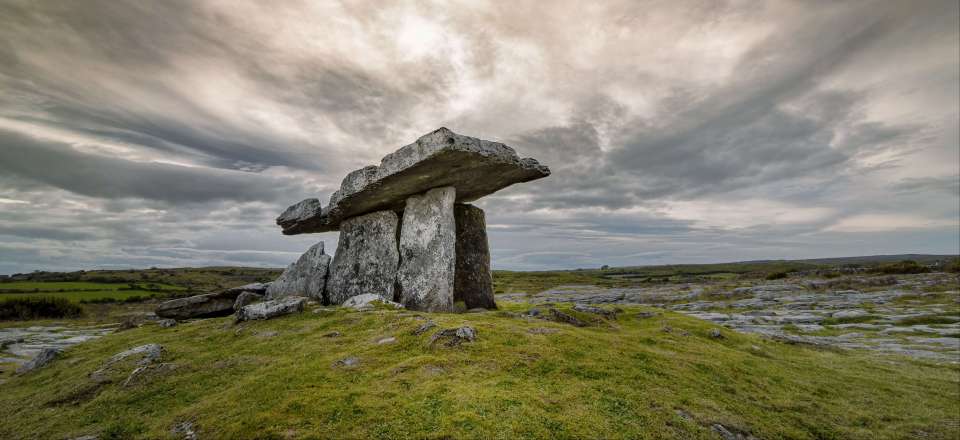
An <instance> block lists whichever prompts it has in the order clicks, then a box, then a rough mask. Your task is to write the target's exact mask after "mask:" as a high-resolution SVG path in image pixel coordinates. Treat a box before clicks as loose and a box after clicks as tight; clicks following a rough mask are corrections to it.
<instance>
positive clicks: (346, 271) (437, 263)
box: [265, 128, 550, 312]
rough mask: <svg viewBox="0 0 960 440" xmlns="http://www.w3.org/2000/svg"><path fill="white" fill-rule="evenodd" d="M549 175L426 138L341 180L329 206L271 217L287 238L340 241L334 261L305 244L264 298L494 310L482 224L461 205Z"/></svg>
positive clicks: (312, 205)
mask: <svg viewBox="0 0 960 440" xmlns="http://www.w3.org/2000/svg"><path fill="white" fill-rule="evenodd" d="M549 175H550V169H549V168H547V167H546V166H544V165H541V164H540V163H538V162H537V161H536V160H534V159H530V158H525V159H522V158H520V157H519V156H518V155H517V153H516V152H515V151H514V150H513V148H510V147H508V146H506V145H504V144H501V143H499V142H491V141H485V140H481V139H477V138H473V137H469V136H462V135H459V134H456V133H454V132H452V131H450V130H449V129H447V128H440V129H438V130H436V131H433V132H431V133H428V134H426V135H424V136H422V137H421V138H420V139H417V141H416V142H414V143H412V144H410V145H407V146H404V147H401V148H400V149H399V150H397V151H395V152H393V153H390V154H388V155H386V156H385V157H384V158H383V159H382V160H381V162H380V165H371V166H367V167H364V168H361V169H359V170H356V171H353V172H351V173H349V174H348V175H347V176H346V178H344V179H343V183H342V184H341V185H340V189H339V190H337V191H336V192H334V193H333V194H332V195H331V196H330V201H329V203H328V204H327V206H322V205H321V203H320V201H319V200H318V199H315V198H311V199H306V200H303V201H301V202H299V203H297V204H295V205H293V206H290V207H289V208H287V209H286V210H285V211H284V212H283V213H282V214H281V215H280V216H279V217H278V218H277V224H278V225H279V226H280V227H281V228H282V229H283V233H284V234H286V235H295V234H305V233H317V232H327V231H340V239H339V242H338V243H337V251H336V253H335V254H334V256H333V258H332V259H331V258H330V257H329V256H326V255H325V254H324V250H323V243H322V242H321V243H318V244H317V245H315V246H313V247H311V249H310V250H308V251H307V253H305V254H304V255H303V256H301V257H300V259H299V260H298V261H297V262H295V263H293V264H291V265H290V267H288V268H287V270H286V271H285V272H284V274H283V275H281V277H280V278H279V279H278V280H277V281H274V282H273V283H271V284H270V286H269V287H268V288H267V291H266V298H265V299H266V300H276V299H278V298H283V297H287V296H306V297H312V298H313V299H315V300H317V301H320V302H322V303H324V304H332V305H339V304H343V303H344V302H346V301H347V300H348V299H350V298H352V297H355V296H359V295H369V294H375V295H378V296H379V297H380V298H382V299H383V301H384V302H389V301H393V302H397V303H400V304H402V305H403V306H404V307H406V308H408V309H412V310H418V311H427V312H451V311H454V310H455V309H456V307H455V304H456V303H460V302H462V303H463V307H465V308H466V309H474V308H486V309H493V308H496V303H495V301H494V295H493V278H492V274H491V272H490V250H489V245H488V242H487V232H486V219H485V216H484V212H483V210H482V209H480V208H478V207H476V206H473V205H470V204H469V202H472V201H475V200H477V199H479V198H481V197H483V196H486V195H488V194H492V193H494V192H496V191H499V190H501V189H503V188H506V187H508V186H510V185H513V184H515V183H520V182H528V181H531V180H536V179H540V178H543V177H547V176H549Z"/></svg>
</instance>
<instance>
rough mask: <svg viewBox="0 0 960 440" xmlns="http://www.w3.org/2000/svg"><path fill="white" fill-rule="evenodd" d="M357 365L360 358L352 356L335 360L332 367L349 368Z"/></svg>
mask: <svg viewBox="0 0 960 440" xmlns="http://www.w3.org/2000/svg"><path fill="white" fill-rule="evenodd" d="M357 365H360V359H359V358H356V357H353V356H351V357H348V358H344V359H340V360H339V361H336V362H334V363H333V366H334V368H336V367H345V368H350V367H355V366H357Z"/></svg>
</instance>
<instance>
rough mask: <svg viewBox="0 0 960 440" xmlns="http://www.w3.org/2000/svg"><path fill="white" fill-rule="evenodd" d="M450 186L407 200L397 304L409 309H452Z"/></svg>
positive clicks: (452, 193)
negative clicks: (398, 301)
mask: <svg viewBox="0 0 960 440" xmlns="http://www.w3.org/2000/svg"><path fill="white" fill-rule="evenodd" d="M456 196H457V191H456V190H455V189H454V188H453V187H449V186H448V187H443V188H434V189H431V190H429V191H427V192H426V193H424V194H422V195H415V196H411V197H409V198H408V199H407V204H406V208H405V209H404V210H403V223H402V226H401V228H400V270H399V271H398V272H397V281H398V284H399V286H400V303H401V304H403V305H404V306H405V307H406V308H408V309H412V310H421V311H426V312H445V311H452V310H453V287H454V274H455V270H454V269H455V262H456V244H455V242H456V222H455V220H454V214H453V203H454V200H456Z"/></svg>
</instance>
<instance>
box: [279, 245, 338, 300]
mask: <svg viewBox="0 0 960 440" xmlns="http://www.w3.org/2000/svg"><path fill="white" fill-rule="evenodd" d="M329 266H330V256H329V255H326V254H325V253H324V249H323V242H322V241H321V242H319V243H317V244H315V245H313V246H311V247H310V249H308V250H307V251H306V252H304V253H303V255H301V256H300V258H299V259H297V261H296V262H294V263H291V264H290V266H288V267H287V269H286V270H284V271H283V274H282V275H280V278H277V279H276V281H274V282H272V283H270V286H269V287H267V298H266V299H268V300H270V299H277V298H283V297H287V296H305V297H309V298H313V299H316V300H318V301H323V300H324V298H323V291H324V288H325V287H326V284H327V272H328V268H329Z"/></svg>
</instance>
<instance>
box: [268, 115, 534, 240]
mask: <svg viewBox="0 0 960 440" xmlns="http://www.w3.org/2000/svg"><path fill="white" fill-rule="evenodd" d="M549 175H550V169H548V168H547V167H546V166H543V165H540V163H538V162H537V161H536V160H534V159H529V158H527V159H521V158H520V157H519V156H517V153H516V151H514V150H513V148H510V147H508V146H506V145H504V144H501V143H498V142H490V141H485V140H481V139H477V138H473V137H469V136H462V135H459V134H456V133H454V132H452V131H450V130H449V129H447V128H440V129H438V130H435V131H433V132H431V133H428V134H426V135H424V136H422V137H420V139H417V141H416V142H414V143H412V144H410V145H407V146H404V147H402V148H400V149H399V150H397V151H395V152H393V153H390V154H388V155H386V156H385V157H384V158H383V160H381V161H380V165H379V166H368V167H364V168H361V169H359V170H356V171H353V172H351V173H350V174H348V175H347V177H346V178H344V179H343V182H342V184H341V185H340V189H339V190H338V191H336V192H334V193H333V195H332V196H331V197H330V203H329V204H328V205H327V206H326V207H324V208H322V209H321V207H320V202H319V201H318V200H317V199H307V200H304V201H302V202H300V203H297V204H295V205H293V206H291V207H289V208H287V210H286V211H284V212H283V214H281V215H280V217H278V218H277V224H278V225H280V226H281V227H282V228H283V233H284V234H286V235H293V234H303V233H310V232H326V231H335V230H337V229H340V228H342V225H341V223H342V222H343V221H344V220H346V219H349V218H351V217H355V216H358V215H362V214H366V213H369V212H375V211H383V210H392V211H400V210H402V209H403V207H404V205H405V204H406V200H407V198H408V197H410V196H412V195H416V194H421V193H423V192H425V191H427V190H429V189H431V188H437V187H444V186H452V187H454V188H456V196H457V202H462V203H466V202H470V201H473V200H476V199H478V198H480V197H483V196H485V195H488V194H491V193H494V192H496V191H499V190H501V189H503V188H506V187H508V186H510V185H513V184H515V183H520V182H527V181H531V180H535V179H540V178H543V177H546V176H549Z"/></svg>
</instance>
